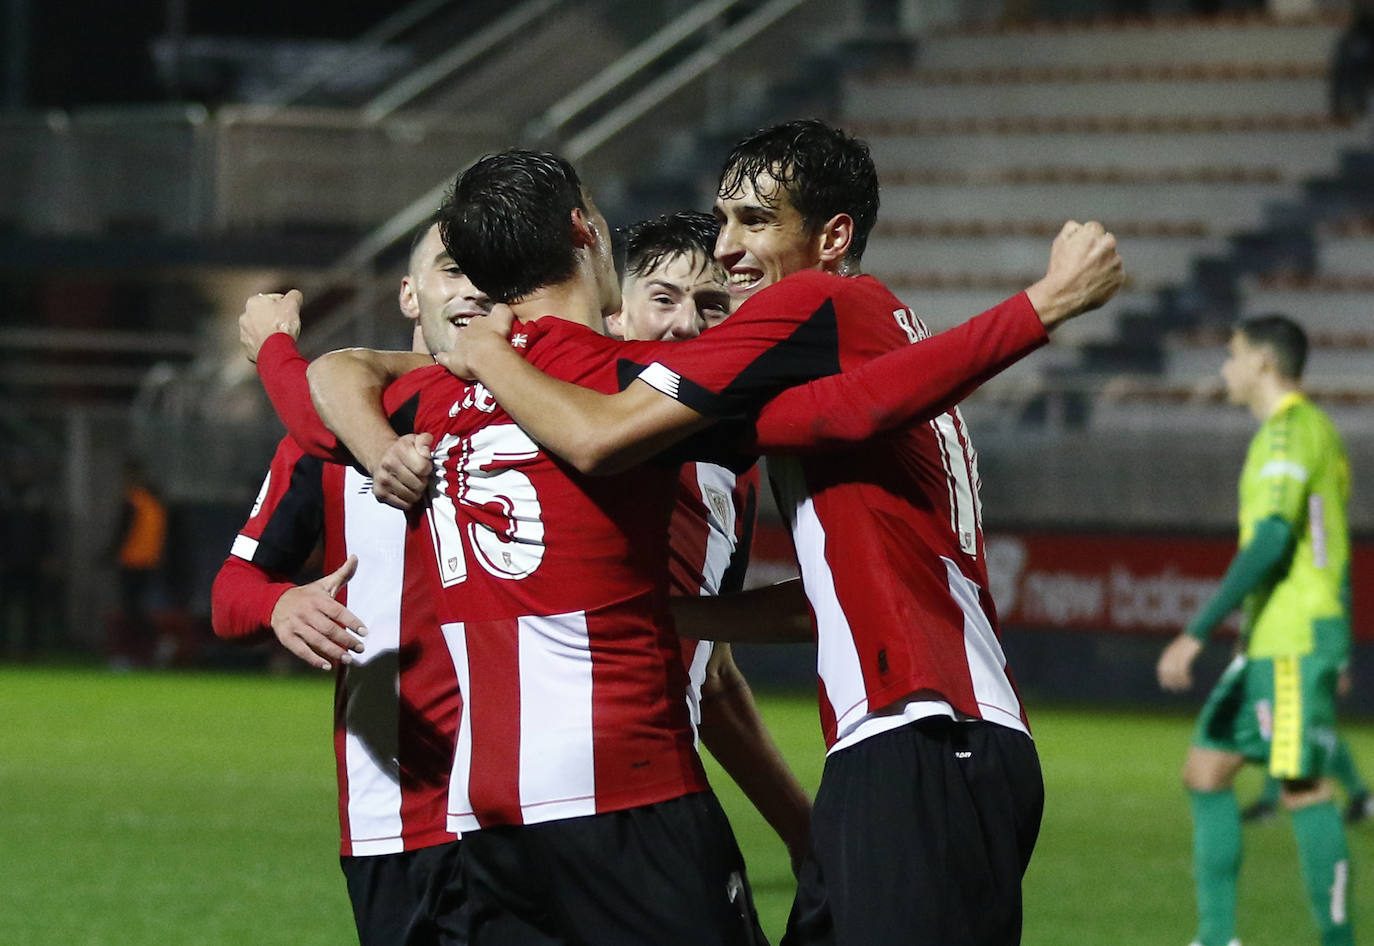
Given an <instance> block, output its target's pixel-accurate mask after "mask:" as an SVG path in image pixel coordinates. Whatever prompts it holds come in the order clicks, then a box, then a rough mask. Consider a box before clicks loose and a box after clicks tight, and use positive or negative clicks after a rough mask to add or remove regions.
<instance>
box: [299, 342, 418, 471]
mask: <svg viewBox="0 0 1374 946" xmlns="http://www.w3.org/2000/svg"><path fill="white" fill-rule="evenodd" d="M428 363H429V359H428V357H427V356H424V355H415V354H411V353H409V352H373V351H368V350H367V349H361V348H351V349H345V350H343V351H335V352H330V353H329V354H327V355H324V356H322V357H320V358H318V359H316V360H315V361H314V362H312V363H311V365H310V369H309V372H308V377H309V381H310V396H311V398H312V400H313V402H314V405H315V410H316V412H317V413H318V414H319V416H320V420H321V421H323V422H324V425H325V426H326V427H327V428H328V429H329V430H331V431H332V432H333V433H334V434H335V435H336V436H337V437H338V438H339V441H340V442H341V443H342V444H343V445H344V446H345V447H347V448H348V450H349V452H350V453H352V454H353V456H354V457H355V458H356V459H357V460H358V462H359V463H361V464H362V465H363V467H364V468H365V469H367V471H368V472H370V473H371V472H375V467H376V465H377V463H378V461H379V460H380V459H381V457H382V454H383V453H385V452H386V448H387V447H388V446H390V445H391V442H392V441H393V440H395V439H396V432H395V431H394V430H392V428H391V424H390V422H389V421H388V420H387V417H386V413H385V412H384V410H383V408H382V392H383V391H384V390H385V388H386V386H387V384H389V383H390V382H391V381H393V380H395V378H397V377H400V375H401V374H404V373H405V371H407V370H411V369H413V368H417V367H421V366H423V365H425V364H428Z"/></svg>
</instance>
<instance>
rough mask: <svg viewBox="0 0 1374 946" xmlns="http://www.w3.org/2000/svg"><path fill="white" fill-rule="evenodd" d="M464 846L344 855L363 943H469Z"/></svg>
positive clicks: (407, 945) (436, 945) (403, 945)
mask: <svg viewBox="0 0 1374 946" xmlns="http://www.w3.org/2000/svg"><path fill="white" fill-rule="evenodd" d="M461 847H462V843H461V842H459V841H450V842H449V843H448V844H436V845H433V846H431V847H422V848H418V849H416V850H414V851H403V852H401V853H399V854H376V855H372V856H369V857H340V858H339V866H340V867H342V868H343V874H344V880H345V881H347V883H348V898H349V900H351V901H352V902H353V922H354V923H356V924H357V926H358V942H359V944H360V946H467V942H468V913H467V900H466V897H465V895H464V892H463V882H462V875H461V873H460V865H459V850H460V848H461Z"/></svg>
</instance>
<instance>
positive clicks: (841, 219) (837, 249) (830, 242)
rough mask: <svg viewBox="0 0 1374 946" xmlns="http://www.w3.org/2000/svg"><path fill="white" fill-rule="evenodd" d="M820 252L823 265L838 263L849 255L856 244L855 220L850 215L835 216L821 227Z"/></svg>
mask: <svg viewBox="0 0 1374 946" xmlns="http://www.w3.org/2000/svg"><path fill="white" fill-rule="evenodd" d="M818 239H819V240H820V246H819V247H818V251H819V253H820V259H821V262H822V263H838V262H839V261H840V260H842V259H844V258H845V257H846V256H848V255H849V247H850V245H851V244H852V243H853V242H854V218H853V217H851V216H849V214H835V216H833V217H831V218H830V219H829V220H827V221H826V222H825V225H824V226H822V227H821V232H820V234H819V237H818Z"/></svg>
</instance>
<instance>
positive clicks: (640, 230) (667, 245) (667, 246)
mask: <svg viewBox="0 0 1374 946" xmlns="http://www.w3.org/2000/svg"><path fill="white" fill-rule="evenodd" d="M719 233H720V222H719V221H718V220H716V218H715V217H713V216H712V215H711V214H708V213H702V212H701V211H699V210H679V211H678V212H677V213H673V214H662V215H660V216H657V217H650V218H649V219H647V220H641V221H639V222H638V223H633V224H631V225H630V226H628V227H626V228H625V230H624V234H625V268H624V272H625V275H626V276H643V275H644V274H645V273H648V272H652V271H653V270H655V269H657V268H658V266H659V264H661V263H662V262H663V261H664V260H666V259H670V258H671V257H674V256H678V255H688V254H691V253H703V254H705V257H706V263H707V265H708V266H710V265H715V253H716V236H717V234H719Z"/></svg>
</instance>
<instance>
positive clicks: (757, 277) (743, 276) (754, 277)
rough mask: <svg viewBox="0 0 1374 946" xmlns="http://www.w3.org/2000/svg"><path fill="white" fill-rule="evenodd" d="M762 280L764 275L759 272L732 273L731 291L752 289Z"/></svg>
mask: <svg viewBox="0 0 1374 946" xmlns="http://www.w3.org/2000/svg"><path fill="white" fill-rule="evenodd" d="M762 280H763V273H760V272H757V271H755V270H747V271H744V272H737V273H735V272H732V273H731V274H730V291H731V292H741V291H743V290H746V289H752V288H754V287H755V286H757V285H758V284H759V283H760V282H761V281H762Z"/></svg>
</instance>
